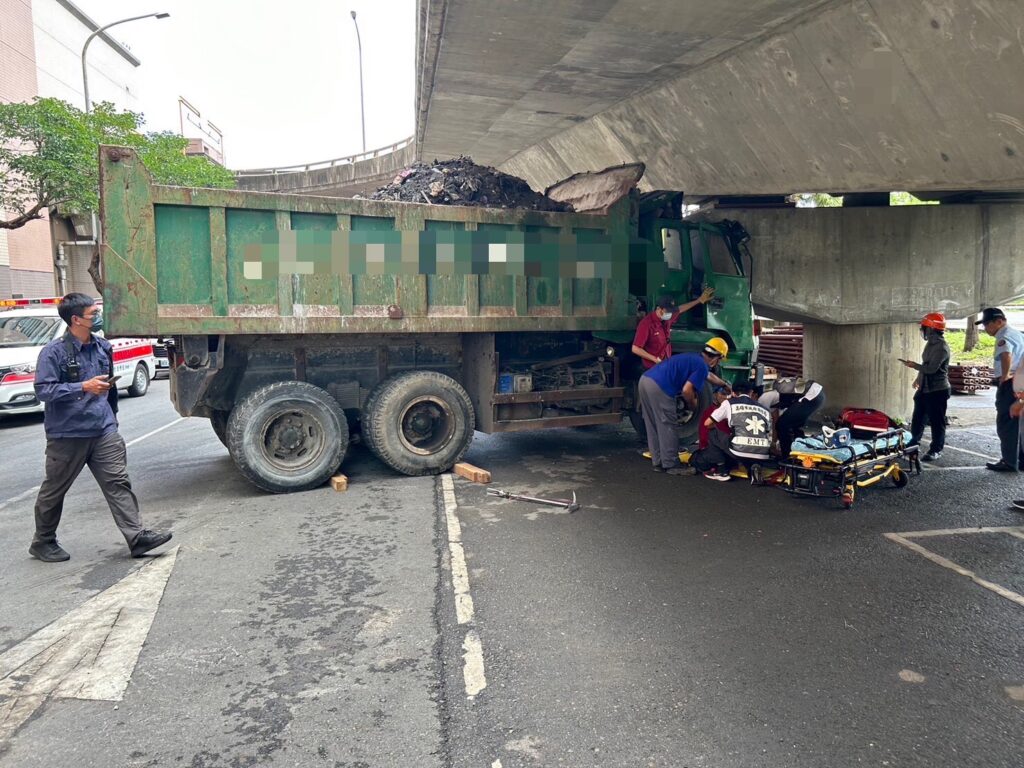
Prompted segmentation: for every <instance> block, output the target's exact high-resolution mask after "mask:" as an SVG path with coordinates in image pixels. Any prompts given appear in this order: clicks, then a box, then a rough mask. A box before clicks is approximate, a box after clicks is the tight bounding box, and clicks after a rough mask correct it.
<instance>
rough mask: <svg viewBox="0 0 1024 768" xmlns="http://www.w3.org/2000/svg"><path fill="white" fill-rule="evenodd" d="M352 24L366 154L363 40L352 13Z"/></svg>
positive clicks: (354, 15) (360, 120) (360, 114)
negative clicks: (354, 31) (357, 49)
mask: <svg viewBox="0 0 1024 768" xmlns="http://www.w3.org/2000/svg"><path fill="white" fill-rule="evenodd" d="M352 23H353V24H355V25H356V45H358V46H359V122H360V123H361V124H362V127H363V152H366V107H365V106H364V104H363V40H362V38H361V37H360V36H359V22H358V21H356V12H355V11H352Z"/></svg>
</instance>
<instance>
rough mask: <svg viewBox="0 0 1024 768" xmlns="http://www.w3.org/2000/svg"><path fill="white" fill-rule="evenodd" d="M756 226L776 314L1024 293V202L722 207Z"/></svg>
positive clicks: (902, 315) (762, 286)
mask: <svg viewBox="0 0 1024 768" xmlns="http://www.w3.org/2000/svg"><path fill="white" fill-rule="evenodd" d="M714 218H729V219H736V220H737V221H739V222H741V223H742V224H743V226H745V227H746V228H747V231H748V232H750V235H751V241H750V251H751V254H752V256H753V259H754V263H753V282H752V286H751V291H752V294H753V298H754V304H755V306H756V307H757V309H758V311H759V312H761V313H762V314H764V315H766V316H768V317H775V318H778V319H789V320H799V321H805V322H819V323H829V324H832V325H859V324H875V323H916V322H917V321H918V320H920V318H921V316H922V315H923V314H924V313H926V312H935V311H940V312H944V313H945V314H946V315H947V316H948V317H950V318H962V317H967V316H969V315H972V314H974V313H976V312H978V311H979V310H980V309H982V308H983V307H986V306H996V305H998V304H1001V303H1003V302H1005V301H1007V300H1008V299H1012V298H1015V297H1017V296H1021V295H1024V204H976V205H914V206H893V207H878V208H774V209H757V208H753V209H737V210H726V211H718V212H716V214H715V216H714Z"/></svg>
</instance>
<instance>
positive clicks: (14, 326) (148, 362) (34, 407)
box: [0, 297, 156, 417]
mask: <svg viewBox="0 0 1024 768" xmlns="http://www.w3.org/2000/svg"><path fill="white" fill-rule="evenodd" d="M59 303H60V298H59V297H57V298H47V299H5V300H0V417H2V416H4V415H12V414H21V413H36V412H41V411H42V410H43V404H42V403H41V402H39V400H37V399H36V391H35V386H34V384H35V375H36V362H37V361H38V359H39V353H40V352H41V351H42V349H43V347H44V346H46V345H47V344H48V343H49V342H51V341H53V340H54V339H57V338H60V336H62V335H63V334H64V331H66V330H67V326H66V325H65V324H64V321H63V320H61V319H60V316H59V315H58V314H57V305H58V304H59ZM110 345H111V346H112V347H113V349H114V373H115V374H116V375H118V376H120V377H121V378H120V379H119V380H118V382H117V386H118V388H119V389H121V390H124V391H126V392H127V393H128V394H129V395H130V396H132V397H141V396H142V395H144V394H146V392H148V391H149V382H150V381H151V380H152V379H153V376H154V375H155V374H156V358H155V357H154V356H153V341H152V339H111V340H110Z"/></svg>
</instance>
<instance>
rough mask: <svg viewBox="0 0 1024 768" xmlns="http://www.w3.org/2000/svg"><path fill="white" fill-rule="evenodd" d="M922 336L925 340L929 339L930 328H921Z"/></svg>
mask: <svg viewBox="0 0 1024 768" xmlns="http://www.w3.org/2000/svg"><path fill="white" fill-rule="evenodd" d="M921 338H922V339H924V340H925V341H927V340H928V329H927V328H922V329H921Z"/></svg>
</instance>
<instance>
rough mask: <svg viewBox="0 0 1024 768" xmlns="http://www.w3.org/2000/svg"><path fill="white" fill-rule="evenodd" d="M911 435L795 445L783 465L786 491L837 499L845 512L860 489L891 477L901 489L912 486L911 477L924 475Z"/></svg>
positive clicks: (901, 432) (801, 440)
mask: <svg viewBox="0 0 1024 768" xmlns="http://www.w3.org/2000/svg"><path fill="white" fill-rule="evenodd" d="M909 441H910V432H908V431H907V430H905V429H898V428H897V429H890V430H887V431H886V432H882V433H880V434H878V435H877V436H876V437H872V438H868V439H865V440H858V439H853V440H851V441H850V442H849V443H848V444H847V445H844V446H841V447H838V448H832V447H828V446H827V445H826V444H825V442H824V441H823V440H821V439H820V438H817V437H802V438H798V439H797V440H795V441H794V442H793V447H792V450H791V451H790V453H789V456H788V457H787V458H786V459H785V460H784V461H782V462H781V467H782V469H783V471H784V472H785V476H784V478H783V480H782V487H783V488H785V489H786V490H787V491H789V492H790V493H794V494H799V495H802V496H835V497H837V498H838V499H839V503H840V504H842V506H843V507H844V508H845V509H849V508H850V507H852V506H853V501H854V498H855V497H856V495H857V489H858V488H866V487H868V486H869V485H874V484H875V483H877V482H879V481H880V480H882V479H884V478H886V477H888V478H889V479H890V480H891V481H892V482H893V484H894V485H895V486H896V487H897V488H904V487H905V486H906V485H907V483H908V482H910V473H911V472H914V473H916V474H921V460H920V457H919V455H918V447H917V446H916V445H914V446H908V445H907V443H908V442H909Z"/></svg>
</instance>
